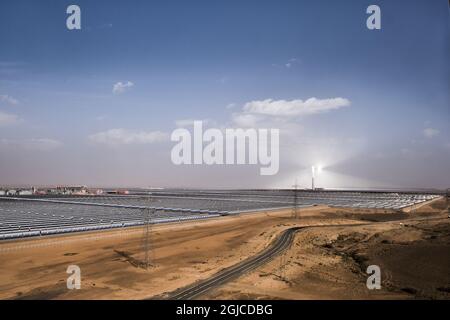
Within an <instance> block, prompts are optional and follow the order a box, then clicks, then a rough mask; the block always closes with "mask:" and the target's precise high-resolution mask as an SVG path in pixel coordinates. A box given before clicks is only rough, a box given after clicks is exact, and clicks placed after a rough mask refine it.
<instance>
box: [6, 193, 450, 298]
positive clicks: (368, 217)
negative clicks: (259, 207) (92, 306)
mask: <svg viewBox="0 0 450 320" xmlns="http://www.w3.org/2000/svg"><path fill="white" fill-rule="evenodd" d="M441 202H442V201H441ZM441 202H440V201H435V202H433V203H432V204H429V205H426V206H422V207H420V208H418V209H416V210H413V211H412V212H410V213H392V212H385V211H383V210H378V211H373V210H343V209H331V208H326V207H315V208H310V209H301V210H300V211H299V213H300V214H299V216H300V218H298V219H294V218H293V217H292V212H291V210H284V211H278V212H262V213H258V214H245V215H240V216H236V217H222V218H218V219H210V220H207V221H197V222H187V223H181V224H167V225H158V226H154V227H152V229H151V232H150V234H151V236H150V247H151V249H152V250H151V254H150V259H151V262H152V266H151V267H149V268H148V269H145V268H143V266H142V262H143V261H144V253H143V248H144V241H143V239H144V231H143V229H142V228H132V229H123V230H113V231H104V232H97V233H84V234H76V235H66V236H60V237H48V238H43V239H36V240H31V239H30V240H21V241H8V242H2V243H0V299H142V298H150V297H152V296H157V295H161V294H163V293H164V292H169V291H172V290H175V289H177V288H179V287H182V286H185V285H188V284H191V283H193V282H194V281H196V280H198V279H204V278H207V277H208V276H210V275H212V274H214V273H216V272H217V271H218V270H220V269H222V268H225V267H228V266H230V265H233V264H235V263H237V262H238V261H240V260H242V259H245V258H246V257H248V256H251V255H253V254H255V253H256V252H259V251H260V250H262V249H263V248H264V247H266V246H267V245H268V244H269V243H270V242H271V241H272V240H273V239H274V237H276V236H277V235H278V234H279V233H280V232H281V231H282V230H283V229H285V228H288V227H290V226H294V225H300V226H315V227H313V228H307V229H304V230H302V231H301V232H299V233H298V234H297V236H296V238H295V244H294V245H293V246H292V247H291V248H290V249H289V251H288V252H286V253H285V254H284V255H283V256H281V257H279V258H277V259H275V260H274V261H273V262H271V263H269V264H267V265H266V266H263V267H261V268H259V269H257V270H255V271H254V272H252V273H249V274H248V275H245V276H243V277H241V278H239V279H237V280H236V281H234V282H231V283H229V284H227V285H225V286H223V287H221V288H219V289H217V290H215V291H213V292H210V293H209V294H208V295H207V296H205V297H206V298H232V299H237V298H252V299H253V298H255V299H257V298H273V299H309V298H314V299H327V298H338V299H339V298H340V299H352V298H376V299H384V298H411V297H419V298H444V299H448V298H449V287H450V285H449V272H448V271H449V270H450V268H449V261H450V259H449V258H450V257H449V253H450V250H449V249H450V248H449V246H450V244H449V229H450V228H449V219H447V218H446V217H447V216H446V215H445V214H444V213H443V212H444V211H445V210H446V209H445V207H444V205H443V203H441ZM392 219H395V220H401V222H399V221H395V222H394V221H388V220H392ZM377 221H384V222H377ZM400 223H402V224H400ZM358 224H359V226H357V225H358ZM329 225H333V226H332V227H328V226H329ZM348 225H354V226H348ZM320 226H323V227H320ZM72 264H75V265H78V266H79V267H80V268H81V289H80V290H68V289H67V287H66V279H67V277H68V276H69V275H68V274H67V273H66V269H67V267H68V266H69V265H72ZM369 264H378V265H379V266H380V267H381V271H382V280H383V283H382V289H381V290H373V291H369V290H368V289H366V287H365V281H366V277H367V275H366V274H365V273H364V271H365V266H366V265H369ZM430 271H432V272H430ZM418 274H419V276H418Z"/></svg>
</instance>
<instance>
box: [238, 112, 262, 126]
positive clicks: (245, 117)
mask: <svg viewBox="0 0 450 320" xmlns="http://www.w3.org/2000/svg"><path fill="white" fill-rule="evenodd" d="M261 120H262V119H261V117H258V116H256V115H254V114H248V113H233V115H232V121H233V123H234V125H236V126H238V127H243V128H255V127H257V126H259V124H260V121H261Z"/></svg>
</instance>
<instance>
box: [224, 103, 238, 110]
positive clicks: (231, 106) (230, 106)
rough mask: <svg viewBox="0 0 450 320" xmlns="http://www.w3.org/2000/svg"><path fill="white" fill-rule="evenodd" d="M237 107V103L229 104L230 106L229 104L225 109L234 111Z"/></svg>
mask: <svg viewBox="0 0 450 320" xmlns="http://www.w3.org/2000/svg"><path fill="white" fill-rule="evenodd" d="M235 107H236V103H229V104H227V106H226V107H225V108H227V109H233V108H235Z"/></svg>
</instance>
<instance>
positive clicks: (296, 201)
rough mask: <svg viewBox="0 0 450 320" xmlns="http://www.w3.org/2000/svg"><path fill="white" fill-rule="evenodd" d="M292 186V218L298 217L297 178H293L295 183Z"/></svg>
mask: <svg viewBox="0 0 450 320" xmlns="http://www.w3.org/2000/svg"><path fill="white" fill-rule="evenodd" d="M292 187H293V188H294V206H293V208H292V218H294V219H297V218H298V184H297V179H295V184H294V185H293V186H292Z"/></svg>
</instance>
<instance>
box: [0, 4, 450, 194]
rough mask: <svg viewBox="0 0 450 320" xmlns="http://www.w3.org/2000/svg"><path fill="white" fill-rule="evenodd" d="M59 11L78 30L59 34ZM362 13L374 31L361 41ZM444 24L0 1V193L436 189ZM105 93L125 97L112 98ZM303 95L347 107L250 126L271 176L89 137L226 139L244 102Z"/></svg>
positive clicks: (281, 9) (345, 10)
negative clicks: (185, 128)
mask: <svg viewBox="0 0 450 320" xmlns="http://www.w3.org/2000/svg"><path fill="white" fill-rule="evenodd" d="M70 4H77V5H79V6H80V8H81V16H82V29H81V30H76V31H69V30H67V28H66V25H65V22H66V18H67V14H66V13H65V11H66V8H67V6H68V5H70ZM370 4H377V5H379V6H380V8H381V17H382V28H381V30H373V31H371V30H368V29H367V28H366V19H367V17H368V15H367V14H366V8H367V7H368V6H369V5H370ZM448 18H449V10H448V2H447V1H438V0H436V1H426V0H421V1H403V0H397V1H363V0H355V1H223V0H221V1H218V0H216V1H132V2H130V1H61V0H58V1H57V0H54V1H23V0H17V1H12V0H4V1H2V2H1V3H0V39H1V42H0V43H1V44H0V139H1V140H0V141H1V144H0V176H1V177H2V179H1V180H2V183H4V184H59V183H85V184H89V185H124V186H191V187H272V186H287V185H290V181H294V179H295V177H298V178H299V179H300V180H301V181H300V184H303V185H305V186H306V185H307V184H309V179H308V178H307V172H308V168H310V166H311V164H314V163H317V162H318V161H319V162H321V161H322V162H324V169H325V170H324V173H323V177H322V181H320V178H318V180H319V184H320V182H321V183H322V185H323V186H325V187H327V186H330V187H331V186H333V187H379V186H385V187H441V188H442V187H448V185H449V184H450V165H449V163H450V134H449V133H450V132H449V131H450V130H449V125H448V123H449V122H450V121H449V119H450V111H449V109H450V108H449V90H448V88H449V62H448V56H449V19H448ZM119 82H120V83H121V84H127V83H130V85H129V86H125V87H124V88H123V90H122V91H121V92H117V91H116V92H113V86H114V85H115V84H117V83H119ZM119 86H120V85H119ZM312 97H315V98H317V99H333V98H337V97H342V98H345V99H348V101H350V106H347V107H343V108H339V109H338V110H333V111H330V112H326V113H320V114H311V115H308V116H299V117H291V118H289V119H287V118H284V120H283V121H282V123H280V122H279V121H278V120H277V119H274V118H270V119H269V118H265V119H264V123H263V124H264V125H271V126H284V127H282V128H281V129H282V130H283V129H284V134H283V135H282V136H281V139H282V141H281V145H282V150H281V156H282V158H281V168H280V174H279V175H277V176H276V177H261V176H259V175H258V170H257V168H253V167H251V166H244V167H237V166H236V167H226V168H225V167H220V166H212V167H186V166H184V167H174V165H173V164H172V163H171V162H170V149H171V146H172V144H171V143H170V141H152V140H151V139H150V140H149V141H148V143H136V144H133V143H124V144H122V145H114V146H111V144H108V143H104V141H103V142H101V141H100V142H99V141H96V140H95V139H92V137H93V136H94V137H95V135H96V134H98V133H102V132H108V131H109V130H114V129H121V130H122V131H121V132H122V133H123V134H133V132H134V133H135V132H141V133H142V132H144V133H149V134H151V133H154V132H160V133H167V134H170V132H171V131H172V130H174V129H175V128H176V121H179V120H183V119H209V122H210V123H211V125H212V126H217V127H224V126H234V125H236V123H234V122H235V120H236V118H237V117H239V115H241V114H242V113H243V106H244V105H245V104H246V103H249V102H252V101H263V100H266V99H272V100H275V101H278V100H283V101H287V102H289V101H293V100H297V99H302V100H307V99H309V98H312ZM263 124H262V123H261V124H258V125H263ZM255 125H256V124H255ZM327 172H328V174H327ZM241 177H245V179H242V178H241Z"/></svg>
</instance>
